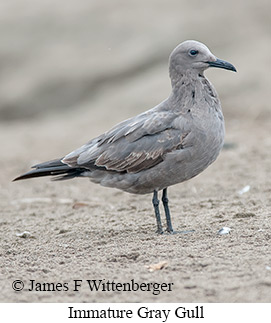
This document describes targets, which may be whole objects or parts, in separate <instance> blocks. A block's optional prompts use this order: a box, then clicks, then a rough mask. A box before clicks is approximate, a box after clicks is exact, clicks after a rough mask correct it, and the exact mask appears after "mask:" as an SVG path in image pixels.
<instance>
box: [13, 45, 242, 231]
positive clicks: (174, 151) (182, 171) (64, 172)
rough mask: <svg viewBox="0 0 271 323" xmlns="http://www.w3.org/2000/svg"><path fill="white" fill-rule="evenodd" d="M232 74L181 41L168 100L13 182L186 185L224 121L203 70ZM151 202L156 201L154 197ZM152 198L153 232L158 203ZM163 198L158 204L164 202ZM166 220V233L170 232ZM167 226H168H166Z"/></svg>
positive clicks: (144, 187) (148, 187) (138, 187)
mask: <svg viewBox="0 0 271 323" xmlns="http://www.w3.org/2000/svg"><path fill="white" fill-rule="evenodd" d="M210 66H213V67H220V68H224V69H229V70H233V71H236V70H235V68H234V66H233V65H231V64H230V63H228V62H225V61H222V60H220V59H217V58H216V57H215V56H214V55H213V54H212V53H211V52H210V51H209V49H208V48H207V47H206V46H205V45H203V44H201V43H199V42H196V41H185V42H183V43H181V44H180V45H179V46H177V47H176V48H175V49H174V51H173V52H172V53H171V55H170V60H169V73H170V78H171V84H172V92H171V94H170V96H169V97H168V98H167V99H166V100H164V101H163V102H161V103H160V104H158V105H157V106H156V107H154V108H153V109H151V110H148V111H146V112H144V113H141V114H139V115H138V116H136V117H133V118H130V119H128V120H126V121H123V122H121V123H119V124H118V125H116V126H115V127H114V128H112V129H111V130H109V131H108V132H106V133H104V134H102V135H101V136H99V137H97V138H95V139H92V140H90V141H89V142H88V143H87V144H85V145H84V146H82V147H80V148H78V149H76V150H75V151H73V152H71V153H70V154H68V155H66V156H65V157H64V158H62V159H59V160H55V161H49V162H45V163H42V164H39V165H36V166H34V168H35V169H34V170H32V171H30V172H29V173H26V174H25V175H22V176H20V177H18V178H16V179H15V180H19V179H24V178H30V177H38V176H46V175H53V176H54V175H55V176H57V177H56V179H68V178H72V177H76V176H85V177H89V178H90V179H91V180H92V181H93V182H95V183H99V184H101V185H103V186H108V187H115V188H118V189H121V190H124V191H126V192H129V193H136V194H146V193H152V192H154V193H155V194H154V195H155V196H154V197H157V192H158V191H160V190H164V192H163V193H164V194H163V197H165V198H164V200H165V201H166V204H167V198H166V189H167V187H169V186H171V185H174V184H177V183H181V182H183V181H186V180H188V179H190V178H192V177H194V176H196V175H198V174H199V173H200V172H202V171H203V170H204V169H205V168H206V167H208V166H209V165H210V164H211V163H212V162H214V161H215V159H216V158H217V156H218V154H219V152H220V150H221V148H222V146H223V142H224V132H225V131H224V118H223V114H222V110H221V105H220V102H219V99H218V95H217V93H216V90H215V89H214V87H213V86H212V84H211V83H210V82H209V81H208V80H207V79H206V78H205V76H204V74H203V72H204V70H206V69H207V68H208V67H210ZM156 199H157V198H156ZM156 199H155V198H154V199H153V203H154V208H155V213H156V219H157V225H158V231H159V233H162V232H163V231H162V227H161V221H160V224H159V223H158V222H159V219H160V214H159V217H157V211H158V212H159V209H158V210H157V208H158V202H156V203H155V202H154V200H156ZM164 200H163V203H164ZM156 204H157V206H156ZM164 207H165V211H166V208H167V205H166V206H165V203H164ZM166 216H167V222H168V226H167V230H168V231H169V232H173V230H172V227H171V222H170V218H168V217H169V216H170V215H169V210H168V215H167V211H166ZM169 222H170V223H169Z"/></svg>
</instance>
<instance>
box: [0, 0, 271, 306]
mask: <svg viewBox="0 0 271 323" xmlns="http://www.w3.org/2000/svg"><path fill="white" fill-rule="evenodd" d="M60 2H61V1H59V3H60ZM118 2H119V4H122V5H123V6H122V7H119V8H121V9H120V10H116V11H114V13H113V15H110V9H111V10H112V8H107V9H108V10H107V11H104V10H103V6H105V2H104V1H96V2H95V1H93V4H92V5H91V6H90V5H89V6H90V7H89V11H88V13H89V15H90V16H91V15H92V16H91V17H97V15H98V14H100V17H101V14H102V13H103V14H104V15H105V16H106V17H107V16H108V17H109V16H110V17H111V19H112V21H116V22H119V24H120V26H119V25H114V26H115V27H114V28H115V29H114V28H111V25H108V26H105V27H104V28H105V29H104V30H103V31H101V30H100V29H99V28H98V27H97V26H99V24H101V22H100V21H99V20H98V18H97V19H96V20H97V21H96V20H95V19H94V22H93V21H92V24H95V23H96V25H95V26H96V29H95V30H96V31H97V30H100V38H99V42H98V41H96V42H95V40H96V38H95V37H94V36H95V32H94V31H93V29H91V31H90V32H89V35H87V36H89V37H90V39H91V42H92V45H89V44H88V45H87V49H85V48H84V50H83V49H82V48H83V43H84V42H83V41H79V40H78V37H77V38H76V37H75V36H74V35H73V37H75V39H76V40H77V42H72V40H70V39H69V38H68V40H67V39H66V38H65V37H64V34H65V32H64V31H65V30H66V29H65V28H68V27H67V26H68V23H67V25H65V23H66V21H65V19H64V18H63V17H62V16H61V15H60V13H59V12H58V11H57V10H55V8H54V14H55V15H56V18H55V20H54V19H53V18H54V16H53V14H52V13H51V11H50V10H49V9H48V8H47V9H48V10H44V8H43V7H42V5H40V8H39V10H40V11H39V10H36V11H35V10H34V9H35V8H36V9H37V7H35V6H34V7H33V8H34V9H33V8H32V11H31V12H30V13H32V16H31V15H30V14H29V13H28V12H27V14H29V17H37V16H38V17H39V15H38V14H40V17H43V19H45V18H46V17H47V18H48V17H49V18H50V19H51V20H50V19H49V18H48V21H52V22H54V21H58V20H59V21H60V22H62V25H61V24H60V25H61V28H63V30H62V29H61V28H60V29H57V28H55V29H56V30H57V31H58V32H60V33H61V32H62V33H63V34H61V35H62V37H63V40H62V42H63V43H62V45H63V46H64V49H65V50H66V51H67V52H68V54H69V55H70V56H71V57H72V58H73V59H71V57H70V58H69V59H68V58H67V57H66V56H65V55H64V56H61V54H62V50H63V51H64V49H62V47H63V46H62V47H61V46H60V47H59V48H61V50H60V49H59V48H58V47H57V49H56V45H55V43H54V44H53V46H52V47H49V49H48V48H47V47H46V48H47V52H46V53H45V54H48V55H45V54H44V52H43V51H42V50H40V52H38V51H37V50H36V51H34V54H36V55H37V61H33V59H31V57H32V58H33V56H31V55H34V54H33V51H30V50H29V51H28V52H29V55H28V56H27V53H28V52H27V50H26V48H27V46H28V45H29V44H22V45H21V48H22V52H23V49H25V55H24V58H22V57H20V58H18V59H16V53H17V48H16V46H19V45H18V43H17V42H15V40H16V35H17V37H18V38H19V36H18V35H20V33H21V32H23V31H22V29H20V28H19V27H17V29H16V28H15V27H14V30H13V29H12V28H11V29H10V32H11V33H12V32H13V34H12V37H11V40H14V44H16V46H15V45H14V46H13V45H12V44H13V43H12V42H11V43H12V44H11V43H9V42H8V43H7V44H6V45H5V47H4V45H3V44H2V45H1V46H2V50H1V53H7V55H6V54H5V55H4V54H2V56H3V58H4V59H6V61H5V60H4V61H5V62H6V65H3V66H2V78H1V91H2V92H1V93H0V97H1V106H0V116H1V123H0V142H1V159H0V167H1V173H0V188H1V191H0V226H1V230H0V241H1V245H0V258H1V261H0V273H1V276H0V286H1V296H0V301H1V302H270V301H271V293H270V288H271V253H270V239H271V227H270V212H271V197H270V193H271V179H270V176H269V174H270V172H271V163H270V160H271V138H270V121H271V108H270V100H271V97H270V90H269V89H270V73H269V72H268V70H267V66H270V54H269V53H270V35H268V33H270V32H269V31H270V28H269V27H270V19H269V17H268V14H267V12H269V13H270V4H269V3H268V2H265V1H262V2H261V1H260V2H257V4H255V3H254V2H253V1H246V2H242V1H240V2H238V3H235V2H233V4H232V5H233V6H235V7H234V8H235V10H233V8H228V9H227V10H221V11H220V10H219V9H218V8H217V7H216V8H214V7H213V6H211V5H212V4H214V3H215V2H213V1H210V7H208V8H199V9H198V10H199V11H196V12H194V15H192V16H190V20H189V19H188V18H187V17H186V14H185V13H179V15H181V18H183V19H180V17H178V15H177V13H176V9H177V8H178V4H177V3H178V1H170V3H172V5H174V6H175V7H174V6H173V8H172V9H171V11H170V10H169V9H165V8H164V7H163V5H162V3H163V2H162V1H161V2H159V4H160V6H158V7H157V8H156V9H155V11H154V16H155V19H154V20H153V23H152V25H151V26H149V24H147V22H149V21H150V19H149V17H148V14H151V13H152V6H151V5H150V4H149V7H148V6H147V8H146V10H147V13H145V14H144V15H145V16H144V15H143V17H141V19H142V25H140V26H139V27H138V29H137V30H133V32H134V33H133V35H137V38H135V36H134V37H132V40H133V41H132V40H131V39H130V38H129V37H128V35H126V34H125V33H124V32H123V29H122V28H121V27H124V26H126V27H127V29H125V30H126V31H127V30H128V31H129V28H128V27H129V26H130V28H131V30H132V26H134V20H133V19H134V15H135V14H136V13H137V11H136V10H135V9H137V10H138V12H140V8H139V7H137V6H139V5H138V4H136V2H131V7H130V8H128V7H127V6H125V5H124V4H123V2H122V1H118ZM150 2H151V1H150ZM84 3H85V5H86V6H87V2H84ZM229 3H230V2H227V6H230V4H229ZM11 4H12V5H14V6H15V5H16V1H15V0H14V1H10V4H9V6H11ZM139 4H140V2H139ZM182 5H183V6H185V8H186V13H190V14H191V13H192V12H193V10H195V7H193V6H195V4H189V2H188V1H183V3H182ZM223 5H224V6H226V4H223ZM223 5H222V7H223ZM210 8H213V9H212V10H210ZM244 8H246V10H243V9H244ZM2 9H3V8H2ZM79 9H80V10H81V11H80V10H79ZM221 9H223V8H221ZM224 9H225V8H224ZM24 10H26V9H24ZM51 10H52V12H53V9H51ZM65 10H66V14H69V11H68V8H65ZM200 10H201V11H200ZM59 11H60V10H59ZM233 11H235V15H232V12H233ZM1 12H3V11H1ZM55 12H56V13H55ZM82 12H85V8H84V7H83V6H82V8H81V7H80V8H78V10H77V11H75V12H74V11H72V10H70V16H68V17H69V18H70V17H74V19H75V18H77V19H79V17H80V15H82ZM41 13H43V15H42V14H41ZM121 13H122V14H123V16H121ZM203 13H204V14H205V15H207V14H208V15H209V18H213V19H216V20H215V21H216V22H217V30H216V32H215V33H214V35H213V36H212V35H211V34H210V32H211V31H212V30H213V26H212V25H210V24H205V20H204V19H203V18H202V14H203ZM19 14H20V13H19V12H15V11H14V10H13V11H12V14H10V17H11V18H10V20H8V19H6V26H9V25H12V21H13V20H12V19H15V18H17V19H18V16H19ZM24 14H25V12H24V11H22V12H21V15H24ZM57 15H58V16H57ZM63 16H64V14H63ZM85 16H87V14H85ZM14 17H15V18H14ZM161 17H164V19H166V21H168V22H169V24H168V26H167V27H168V29H165V31H161V30H160V29H159V30H158V27H161V26H160V24H159V23H158V22H159V21H160V20H159V19H160V18H161ZM24 18H25V17H24V16H22V19H21V20H19V21H20V22H21V24H24V23H25V24H26V25H27V22H26V20H25V19H24ZM60 18H61V19H62V20H61V19H60ZM205 18H206V16H205ZM229 19H231V20H230V24H227V21H229ZM240 19H241V20H240ZM32 20H34V22H35V23H36V24H37V26H39V23H41V21H42V19H41V20H38V19H36V20H35V19H34V18H33V19H32ZM32 20H31V19H30V21H32ZM45 20H46V19H45ZM75 20H76V19H75ZM78 21H79V20H78ZM78 21H77V22H78ZM81 21H82V24H81V25H80V24H78V29H77V30H76V36H78V35H82V32H83V30H85V25H84V22H85V20H84V19H81ZM105 21H106V22H107V21H108V20H105ZM180 21H181V22H180ZM195 21H198V23H199V25H200V26H204V27H205V32H204V31H203V29H204V28H199V27H200V26H197V28H198V29H200V31H199V34H198V37H197V36H196V29H197V28H196V27H195V26H194V24H193V23H192V22H195ZM219 21H220V24H219V23H218V22H219ZM240 21H242V24H241V22H240ZM34 22H33V21H32V23H33V24H34ZM106 22H105V23H104V24H106ZM144 22H145V25H144V24H143V23H144ZM2 24H4V23H3V22H2ZM181 24H183V27H186V29H184V30H186V31H184V30H182V31H180V32H179V33H178V32H177V30H179V29H178V28H179V27H180V26H181ZM190 24H191V26H192V27H191V28H192V31H191V32H189V31H187V29H188V28H189V26H190ZM34 25H35V24H34ZM46 26H48V25H46ZM50 26H51V28H52V31H50V28H49V31H48V30H47V29H46V28H45V27H44V26H41V27H40V28H41V30H45V29H46V30H47V32H48V33H50V32H51V34H50V35H51V36H52V35H53V32H54V28H53V27H54V24H53V23H52V24H50ZM56 26H58V25H57V24H56ZM116 26H117V27H116ZM238 27H239V28H238ZM42 28H43V29H42ZM80 28H81V29H80ZM156 29H157V30H156ZM1 30H3V28H2V29H1ZM7 30H8V28H7V29H6V31H7ZM26 30H27V31H28V29H27V28H26ZM120 30H121V31H120ZM233 30H234V31H235V32H234V33H232V32H231V31H233ZM106 31H107V32H108V34H107V33H106ZM74 32H75V31H74ZM110 32H111V33H112V35H114V36H115V39H116V40H118V43H117V45H118V46H117V45H116V46H114V45H113V41H112V43H111V45H110V46H112V51H111V53H112V52H113V54H112V55H111V54H110V56H108V51H106V61H104V59H105V58H104V57H103V54H104V55H105V52H104V50H103V49H102V47H101V46H102V44H104V46H107V47H108V46H109V43H110V41H109V40H108V38H109V36H108V35H110ZM36 33H37V35H36V38H35V39H39V38H38V35H39V30H38V28H37V30H36ZM85 33H86V32H85ZM65 35H66V34H65ZM84 35H85V37H86V34H84ZM104 35H106V37H105V36H104ZM120 35H121V36H120ZM151 35H156V37H151ZM158 35H159V37H158ZM58 36H59V34H58V33H57V32H56V38H57V37H58ZM102 36H104V38H103V37H102ZM220 36H221V37H220ZM244 36H245V37H246V38H245V39H244ZM25 37H26V39H28V38H27V33H26V35H25ZM67 37H68V36H67ZM82 37H83V36H82ZM96 37H97V38H98V36H96ZM107 37H108V38H107ZM49 38H50V37H44V38H43V42H44V43H46V42H47V41H48V39H49ZM128 38H129V39H128ZM187 38H196V39H198V40H202V41H204V42H205V43H206V44H207V45H209V47H210V48H211V50H212V51H213V52H214V53H215V54H216V55H217V56H219V57H220V58H223V59H227V60H229V61H231V62H232V63H233V64H234V65H236V67H237V69H238V74H234V73H230V72H227V71H222V70H221V71H218V70H216V71H214V70H212V71H208V72H207V73H206V74H207V76H208V78H209V79H210V80H211V81H212V83H213V84H214V85H215V86H216V88H217V90H218V92H219V94H220V98H221V101H222V105H223V109H224V114H225V117H226V129H227V136H226V144H227V145H226V147H225V149H223V151H222V153H221V155H220V156H219V158H218V160H217V161H216V162H215V163H214V164H213V165H212V166H210V167H209V168H208V169H207V170H206V171H205V172H204V173H202V174H201V175H199V176H198V177H196V178H194V179H193V180H191V181H189V182H186V183H183V184H179V185H176V186H174V187H171V188H169V199H170V206H171V212H172V222H173V226H174V228H175V229H176V230H195V231H194V232H192V233H188V234H178V235H162V236H158V235H157V234H155V229H156V227H155V218H154V214H153V209H152V204H151V198H152V196H151V195H145V196H136V195H130V194H127V193H123V192H121V191H117V190H114V189H108V188H103V187H100V186H97V185H95V184H92V183H90V182H89V181H88V180H86V179H76V180H73V181H66V182H51V181H50V180H49V179H48V178H45V179H34V180H29V181H22V182H16V183H12V182H11V180H12V179H13V178H14V177H16V176H17V175H19V174H21V173H23V172H25V171H27V170H28V169H29V167H30V166H31V165H33V164H35V163H37V162H41V161H45V160H49V159H53V158H57V157H62V156H63V155H65V154H66V153H68V152H70V151H71V150H73V149H74V148H76V147H77V146H79V145H81V144H83V143H85V142H86V141H87V140H88V139H90V138H91V137H94V136H96V135H99V134H100V133H101V132H103V131H105V130H107V129H108V128H109V127H111V126H113V125H114V124H115V123H116V122H119V121H122V120H123V119H125V118H128V117H129V116H132V115H135V114H137V113H139V112H141V111H144V110H146V109H148V108H151V107H152V106H153V105H155V104H157V103H159V101H160V100H162V99H164V98H165V97H166V96H167V95H168V94H169V90H170V87H169V79H168V76H167V56H168V55H169V53H170V51H171V50H172V49H173V48H174V47H175V45H176V44H177V43H178V42H180V41H182V40H184V39H187ZM201 38H203V39H201ZM71 39H72V38H71ZM53 40H54V41H55V42H56V39H54V38H53ZM268 41H269V45H268ZM65 42H67V43H68V44H69V45H70V46H71V44H73V46H74V48H77V50H78V51H79V49H78V48H81V50H82V51H81V55H82V56H80V55H79V54H78V52H77V51H76V52H72V51H71V50H70V49H69V48H68V47H67V46H65V44H64V43H65ZM91 42H90V43H91ZM22 43H23V42H22ZM29 43H30V41H29ZM254 43H255V44H254ZM46 44H47V43H46ZM8 45H10V46H8ZM66 45H67V44H66ZM95 45H96V46H95ZM98 45H99V46H100V47H99V46H98ZM120 45H122V46H120ZM252 45H254V46H253V48H252V47H251V46H252ZM1 46H0V47H1ZM24 46H25V47H24ZM36 46H37V48H41V45H40V44H39V43H37V45H36ZM155 46H156V47H155ZM31 48H32V49H33V48H34V49H35V41H33V43H32V44H31ZM132 48H133V49H134V50H132ZM155 48H159V49H161V51H159V55H156V54H157V53H156V50H155ZM251 48H252V49H251ZM8 49H9V50H8ZM136 49H137V50H136ZM50 50H51V51H50ZM9 52H12V53H13V54H14V57H13V56H11V55H9V54H8V53H9ZM56 52H57V53H58V55H56ZM40 53H43V56H42V55H41V54H40ZM50 53H51V54H52V55H51V56H50V55H49V54H50ZM82 53H83V54H82ZM92 53H93V57H94V58H95V59H94V62H92V60H91V59H89V60H87V62H86V61H84V59H83V57H84V56H85V55H88V56H89V57H91V54H92ZM68 54H67V56H68ZM143 54H144V55H145V54H146V55H145V56H144V55H143ZM78 55H79V57H78ZM28 57H30V58H29V59H27V58H28ZM61 57H62V60H63V61H64V63H63V64H64V65H65V64H66V65H65V66H66V67H67V66H69V67H67V68H66V69H65V66H64V65H63V66H61V67H60V68H59V69H56V68H55V66H54V65H50V64H49V63H48V61H46V59H48V60H51V62H54V64H55V65H56V66H57V65H58V64H59V62H62V60H61ZM146 57H147V58H146ZM76 58H77V59H76ZM58 59H59V61H58ZM14 62H15V63H16V62H17V65H16V64H15V63H14ZM40 62H43V65H40V64H39V63H40ZM46 62H47V63H48V64H47V65H46ZM68 62H70V65H69V64H68ZM75 62H77V65H76V64H75ZM85 62H86V66H84V63H85ZM268 62H269V65H268ZM9 64H10V65H9ZM108 66H110V68H108ZM15 68H17V74H15ZM27 70H29V73H30V72H31V73H32V74H30V75H26V74H24V73H25V72H26V71H27ZM72 71H73V73H72ZM118 71H119V72H118ZM92 72H93V73H92ZM3 73H4V74H3ZM63 73H64V74H65V73H66V74H67V75H68V76H69V77H68V76H67V75H66V74H65V77H63V79H59V75H60V74H63ZM80 73H81V74H80ZM99 73H100V74H99ZM58 74H59V75H58ZM3 75H4V76H6V79H4V77H3ZM16 75H17V77H16ZM23 75H26V78H25V79H23ZM8 77H9V78H8ZM4 80H8V82H4ZM44 80H46V81H44ZM53 80H54V81H55V82H53ZM56 80H57V81H56ZM50 82H52V84H53V85H52V86H51V87H48V84H49V83H50ZM34 83H35V86H34V85H33V84H34ZM37 84H38V85H37ZM54 86H55V88H53V87H54ZM73 88H75V90H74V92H72V93H71V92H70V91H71V89H73ZM4 90H5V91H4ZM12 91H13V94H14V95H12ZM71 97H72V98H73V100H74V101H72V102H71V103H70V105H69V106H68V105H67V102H70V98H71ZM49 98H50V99H49ZM38 99H40V100H38ZM75 99H76V100H75ZM79 99H80V100H79ZM75 101H76V102H75ZM31 102H32V104H30V103H31ZM37 102H38V104H37ZM20 103H21V105H20ZM46 105H47V106H48V109H47V110H46V108H44V107H46ZM54 108H55V109H54ZM248 186H249V190H247V191H246V192H243V194H240V190H242V189H243V188H244V187H248ZM222 227H230V228H231V232H230V234H226V235H218V234H217V232H218V230H219V229H221V228H222ZM25 232H26V233H25ZM23 233H24V234H23ZM160 262H166V263H167V266H166V268H163V269H161V270H155V271H153V272H150V271H149V269H148V266H149V265H152V264H156V263H160ZM93 279H96V280H100V279H101V280H104V282H106V281H108V280H109V281H110V282H112V281H113V280H114V282H119V283H128V282H131V280H132V279H134V281H135V282H137V283H154V282H155V283H166V284H170V283H173V284H174V285H173V286H172V291H161V293H160V294H159V295H154V294H153V293H152V291H142V292H138V291H137V292H127V291H123V292H120V291H119V292H117V291H115V292H105V291H104V292H103V291H99V292H91V291H90V290H89V288H88V284H87V282H86V280H93ZM15 280H21V281H23V283H24V286H25V288H24V290H23V291H21V292H15V291H14V290H13V289H12V282H13V281H15ZM31 280H34V281H35V282H37V283H53V284H55V286H56V284H59V285H58V289H59V290H58V291H39V290H34V291H29V290H28V289H29V288H30V287H31V283H30V281H31ZM74 280H82V287H81V288H80V289H79V291H74ZM17 286H18V285H17ZM36 286H38V285H36ZM65 286H68V288H65ZM51 288H52V285H51ZM37 289H38V287H37Z"/></svg>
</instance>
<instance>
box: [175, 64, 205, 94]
mask: <svg viewBox="0 0 271 323" xmlns="http://www.w3.org/2000/svg"><path fill="white" fill-rule="evenodd" d="M170 78H171V85H172V96H173V97H175V98H176V99H178V100H182V98H183V97H185V96H186V93H187V92H189V93H194V94H195V92H197V90H198V89H200V88H201V87H202V86H201V84H202V82H206V81H207V79H206V78H205V77H204V75H203V73H201V74H199V72H198V71H196V70H187V71H183V73H178V74H177V73H173V74H171V75H170Z"/></svg>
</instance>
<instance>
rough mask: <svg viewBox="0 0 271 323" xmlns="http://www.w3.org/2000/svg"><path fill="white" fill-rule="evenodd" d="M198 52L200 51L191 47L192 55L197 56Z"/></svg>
mask: <svg viewBox="0 0 271 323" xmlns="http://www.w3.org/2000/svg"><path fill="white" fill-rule="evenodd" d="M198 53H199V51H198V50H195V49H191V50H190V52H189V54H190V56H196V55H197V54H198Z"/></svg>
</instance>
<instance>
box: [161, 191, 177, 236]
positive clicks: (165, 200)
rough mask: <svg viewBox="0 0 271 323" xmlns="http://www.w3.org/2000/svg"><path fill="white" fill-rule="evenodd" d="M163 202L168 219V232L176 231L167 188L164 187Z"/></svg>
mask: <svg viewBox="0 0 271 323" xmlns="http://www.w3.org/2000/svg"><path fill="white" fill-rule="evenodd" d="M162 202H163V206H164V210H165V215H166V220H167V232H168V233H173V232H174V231H173V228H172V224H171V218H170V212H169V207H168V198H167V188H164V189H163V195H162Z"/></svg>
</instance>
